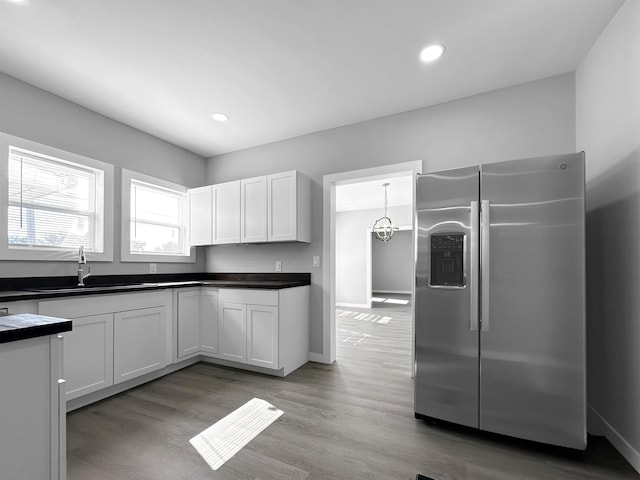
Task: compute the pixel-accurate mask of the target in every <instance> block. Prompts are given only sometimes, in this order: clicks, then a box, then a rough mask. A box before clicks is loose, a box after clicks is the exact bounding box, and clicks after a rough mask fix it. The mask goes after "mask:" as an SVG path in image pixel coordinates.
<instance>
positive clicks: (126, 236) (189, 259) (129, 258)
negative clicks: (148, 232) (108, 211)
mask: <svg viewBox="0 0 640 480" xmlns="http://www.w3.org/2000/svg"><path fill="white" fill-rule="evenodd" d="M131 180H136V181H139V182H144V183H148V184H150V185H152V186H157V187H161V188H166V189H169V190H175V191H178V192H184V194H185V203H184V214H185V215H184V219H185V220H184V221H185V225H184V235H185V238H184V241H185V245H186V246H187V248H188V251H189V255H157V254H152V253H131ZM188 208H189V202H188V200H187V187H184V186H182V185H178V184H177V183H173V182H168V181H166V180H162V179H160V178H155V177H151V176H149V175H145V174H142V173H138V172H134V171H133V170H127V169H126V168H123V169H122V229H121V231H122V240H121V259H120V260H121V261H123V262H141V263H195V261H196V249H195V247H189V246H188V245H189V238H188V233H189V231H188V224H187V222H188V218H189V212H188Z"/></svg>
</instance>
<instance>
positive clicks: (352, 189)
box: [336, 176, 413, 217]
mask: <svg viewBox="0 0 640 480" xmlns="http://www.w3.org/2000/svg"><path fill="white" fill-rule="evenodd" d="M412 182H413V177H412V176H404V177H394V178H381V179H376V180H373V181H366V182H359V183H350V184H347V185H336V212H349V211H354V210H367V209H370V208H376V209H380V215H379V216H380V217H381V216H382V214H383V213H384V187H383V184H385V183H388V184H389V186H388V187H387V200H388V202H387V205H388V206H389V207H398V206H409V205H413V190H412Z"/></svg>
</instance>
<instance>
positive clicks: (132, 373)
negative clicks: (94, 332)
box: [113, 307, 167, 383]
mask: <svg viewBox="0 0 640 480" xmlns="http://www.w3.org/2000/svg"><path fill="white" fill-rule="evenodd" d="M166 323H167V322H166V316H165V309H164V307H153V308H144V309H140V310H133V311H127V312H117V313H115V314H114V318H113V332H114V334H113V377H114V378H113V381H114V383H120V382H124V381H126V380H129V379H131V378H135V377H139V376H140V375H144V374H145V373H150V372H153V371H155V370H159V369H161V368H163V367H164V366H166V355H165V334H166V330H167V327H166Z"/></svg>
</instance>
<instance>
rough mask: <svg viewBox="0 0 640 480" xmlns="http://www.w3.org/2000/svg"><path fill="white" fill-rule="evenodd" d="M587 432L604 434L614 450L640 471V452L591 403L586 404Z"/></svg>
mask: <svg viewBox="0 0 640 480" xmlns="http://www.w3.org/2000/svg"><path fill="white" fill-rule="evenodd" d="M588 409H589V413H588V418H589V433H592V434H595V435H604V436H605V437H607V440H609V441H610V442H611V445H613V446H614V447H615V448H616V450H618V451H619V452H620V454H621V455H622V456H623V457H624V458H625V459H626V460H627V462H629V463H630V464H631V466H632V467H633V468H635V469H636V470H637V471H638V473H640V452H638V450H636V449H635V448H634V447H633V445H631V444H630V443H629V442H627V441H626V440H625V438H624V437H623V436H622V435H620V434H619V433H618V432H617V430H616V429H615V428H613V427H612V426H611V424H610V423H609V422H607V421H606V420H605V419H604V418H603V417H602V415H600V414H599V413H598V412H597V411H596V410H595V409H594V408H593V407H592V406H591V405H589V406H588Z"/></svg>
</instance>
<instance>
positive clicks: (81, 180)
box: [0, 134, 113, 261]
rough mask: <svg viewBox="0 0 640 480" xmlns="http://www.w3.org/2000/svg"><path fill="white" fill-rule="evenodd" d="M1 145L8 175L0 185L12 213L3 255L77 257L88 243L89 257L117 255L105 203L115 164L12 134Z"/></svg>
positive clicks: (0, 242)
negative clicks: (114, 251) (109, 229)
mask: <svg viewBox="0 0 640 480" xmlns="http://www.w3.org/2000/svg"><path fill="white" fill-rule="evenodd" d="M0 147H1V153H2V162H1V165H2V168H3V170H4V171H5V172H6V179H7V181H6V183H3V184H2V186H1V187H0V196H1V199H0V202H4V204H5V205H6V210H5V211H6V212H7V216H6V218H5V219H2V221H3V222H6V223H5V226H6V230H4V232H6V233H5V234H4V235H2V239H1V240H0V258H3V259H7V260H77V252H78V248H79V247H80V246H83V247H84V250H85V252H86V253H87V256H88V259H89V260H94V261H95V260H112V248H113V242H112V239H110V238H105V234H104V232H105V231H106V228H107V227H111V226H112V223H113V216H112V212H113V210H112V208H106V206H105V186H106V185H107V184H108V185H111V188H112V185H113V173H112V172H113V167H112V166H110V165H107V164H104V163H102V162H98V161H97V160H92V159H89V158H86V157H82V156H80V155H75V154H73V153H70V152H64V151H62V150H57V149H54V148H52V147H47V146H46V145H40V144H37V143H35V142H30V141H28V140H25V139H21V138H18V137H12V136H10V135H6V134H1V135H0Z"/></svg>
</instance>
